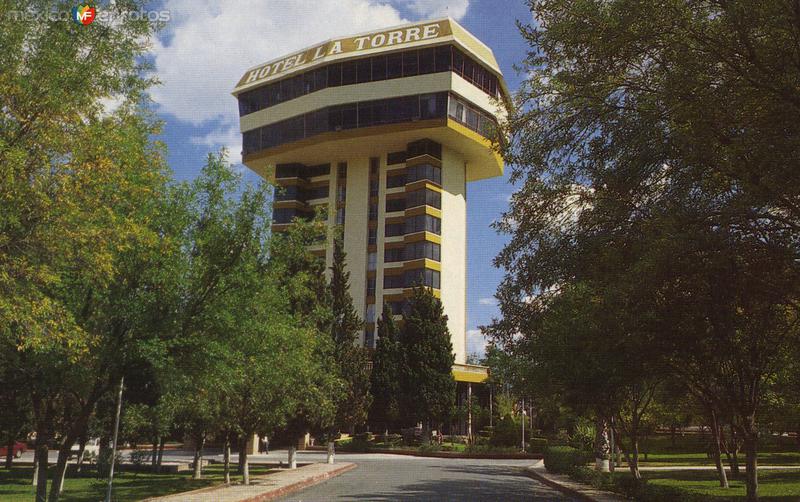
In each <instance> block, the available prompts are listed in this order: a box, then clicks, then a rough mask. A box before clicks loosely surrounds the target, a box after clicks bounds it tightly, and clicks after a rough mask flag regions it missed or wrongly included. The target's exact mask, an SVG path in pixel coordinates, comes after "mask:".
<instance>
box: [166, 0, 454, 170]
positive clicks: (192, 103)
mask: <svg viewBox="0 0 800 502" xmlns="http://www.w3.org/2000/svg"><path fill="white" fill-rule="evenodd" d="M414 3H415V4H420V5H419V6H418V8H417V7H412V8H411V10H412V11H413V12H417V13H420V14H422V11H426V12H427V11H431V12H433V11H435V10H436V5H439V4H441V5H444V4H446V3H447V2H433V1H421V0H417V1H415V2H414ZM453 3H456V4H458V3H464V4H466V1H464V2H453ZM441 5H440V6H441ZM164 8H165V9H167V10H169V12H170V15H171V18H170V21H169V22H168V23H167V26H166V29H165V31H164V32H163V33H162V34H161V35H160V36H159V37H158V39H157V40H155V41H154V42H153V47H152V56H153V63H154V66H155V73H156V76H157V77H158V78H159V79H160V80H161V83H162V84H161V85H160V86H156V87H154V88H153V89H152V90H151V95H152V97H153V100H154V101H155V102H156V103H157V106H158V109H159V112H161V113H164V114H167V115H170V116H172V117H174V118H176V119H178V120H180V121H183V122H186V123H189V124H192V125H194V126H197V127H203V130H204V131H209V130H210V132H208V133H206V134H203V135H199V136H197V137H194V138H191V139H190V141H191V142H192V143H195V144H203V145H209V146H210V147H214V148H217V147H221V146H227V147H229V148H230V149H231V153H232V157H236V156H238V154H239V150H240V148H241V139H240V138H239V137H238V133H237V131H238V111H237V105H236V100H235V98H233V96H231V90H232V89H233V87H234V85H235V84H236V82H237V81H238V80H239V78H240V77H241V76H242V74H243V73H244V71H245V70H246V69H247V68H249V67H251V66H255V65H257V64H260V63H263V62H265V61H268V60H270V59H274V58H276V57H279V56H281V55H283V54H288V53H290V52H292V51H296V50H298V49H301V48H303V47H307V46H309V45H312V44H314V43H316V42H319V41H322V40H326V39H328V38H333V37H337V36H342V35H347V34H349V33H357V32H361V31H368V30H372V29H379V28H381V27H385V26H391V25H396V24H400V23H402V22H405V20H404V19H403V18H402V16H401V15H400V13H399V12H398V10H397V9H396V8H395V7H394V6H393V5H390V4H385V3H376V2H373V1H370V0H317V1H315V2H295V1H291V0H271V1H268V0H226V1H225V2H223V3H221V2H218V1H211V0H166V1H165V3H164ZM426 9H427V10H426ZM463 9H464V10H466V7H464V8H463ZM450 15H451V16H453V17H455V16H454V15H453V13H450ZM234 160H235V159H234Z"/></svg>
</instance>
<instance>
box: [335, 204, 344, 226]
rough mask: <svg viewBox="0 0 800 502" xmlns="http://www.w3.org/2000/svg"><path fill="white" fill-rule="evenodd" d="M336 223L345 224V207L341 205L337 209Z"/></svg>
mask: <svg viewBox="0 0 800 502" xmlns="http://www.w3.org/2000/svg"><path fill="white" fill-rule="evenodd" d="M336 224H337V225H344V208H343V207H340V208H337V209H336Z"/></svg>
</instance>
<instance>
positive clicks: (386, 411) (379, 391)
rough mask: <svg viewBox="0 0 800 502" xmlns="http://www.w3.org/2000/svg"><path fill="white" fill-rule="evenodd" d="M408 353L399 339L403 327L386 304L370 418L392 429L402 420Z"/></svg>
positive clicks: (372, 379)
mask: <svg viewBox="0 0 800 502" xmlns="http://www.w3.org/2000/svg"><path fill="white" fill-rule="evenodd" d="M405 368H406V361H405V355H404V354H403V352H402V349H401V346H400V340H399V330H398V328H397V325H396V324H395V322H394V316H393V314H392V310H391V308H389V305H388V304H387V303H384V304H383V314H382V315H381V317H380V319H378V341H377V343H376V346H375V353H374V354H373V356H372V373H371V375H370V388H371V390H372V396H373V401H372V407H371V408H370V421H371V422H373V423H377V424H383V428H384V431H386V432H387V433H388V430H389V428H390V427H394V426H396V425H397V423H398V421H399V420H400V417H401V413H400V402H401V398H402V386H401V383H400V382H401V375H403V374H405V373H406V369H405Z"/></svg>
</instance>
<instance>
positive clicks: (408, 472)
mask: <svg viewBox="0 0 800 502" xmlns="http://www.w3.org/2000/svg"><path fill="white" fill-rule="evenodd" d="M303 458H304V456H300V459H303ZM337 460H342V461H348V462H356V463H358V467H357V468H356V469H355V470H353V471H350V472H347V473H345V474H342V475H341V476H338V477H336V478H334V479H332V480H329V481H326V482H325V483H323V484H320V485H317V486H313V487H311V488H307V489H306V490H303V491H301V492H298V493H295V494H294V495H290V496H288V497H285V498H282V499H278V500H281V501H283V502H289V501H291V502H308V501H331V500H352V501H358V500H364V501H412V500H413V501H419V500H423V501H424V500H437V501H438V500H443V501H487V502H489V501H492V502H494V501H497V500H502V501H518V500H520V501H521V500H525V501H555V500H559V501H570V500H573V499H570V498H568V497H565V496H563V495H562V494H560V493H559V492H557V491H555V490H552V489H550V488H548V487H546V486H544V485H542V484H540V483H538V482H537V481H534V480H533V479H531V478H529V477H527V476H526V475H525V474H524V473H523V472H522V468H523V467H525V466H527V465H530V463H531V461H530V460H522V461H518V460H483V459H480V460H479V459H438V458H418V457H405V456H400V455H381V456H378V455H346V454H339V455H337Z"/></svg>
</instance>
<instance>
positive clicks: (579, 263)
mask: <svg viewBox="0 0 800 502" xmlns="http://www.w3.org/2000/svg"><path fill="white" fill-rule="evenodd" d="M530 6H531V9H532V11H533V14H534V18H535V19H536V23H537V24H536V26H523V27H522V33H523V36H524V37H525V38H526V40H527V41H528V43H529V44H530V46H531V50H530V51H529V54H528V57H527V59H526V61H525V69H526V70H527V71H528V78H527V79H526V81H525V83H524V84H523V86H522V88H521V91H520V93H519V94H518V96H517V102H516V105H517V106H515V108H514V110H512V111H511V112H512V113H511V116H510V119H509V121H508V124H507V127H506V128H505V132H506V133H508V137H509V141H508V142H507V143H505V144H501V147H502V148H503V153H504V156H505V158H506V161H507V162H508V163H509V164H510V165H514V166H515V167H514V172H513V173H512V180H513V181H515V182H519V183H520V188H519V191H518V193H517V194H515V196H514V197H513V199H512V202H511V211H510V212H509V213H508V215H507V217H506V218H505V219H504V220H503V221H502V222H501V223H500V225H499V228H500V229H501V230H504V231H508V232H509V233H511V234H513V238H512V240H511V242H510V243H509V244H508V246H506V248H505V249H504V250H503V252H502V253H501V254H500V255H499V256H498V259H497V263H498V265H500V266H502V267H504V268H505V269H506V270H507V271H508V275H507V280H506V281H504V283H503V284H502V285H501V288H500V291H498V297H499V298H500V302H501V309H502V311H503V314H504V318H506V317H508V318H515V319H516V321H514V324H516V328H519V329H520V331H521V333H522V334H523V336H527V334H528V333H530V329H528V326H527V324H528V322H527V321H526V320H525V312H526V311H528V310H531V309H534V308H536V307H535V306H531V305H529V302H530V299H531V298H536V297H539V296H544V297H545V298H547V297H550V296H555V295H558V294H559V291H560V290H561V289H563V288H565V287H569V286H574V285H575V284H581V283H583V284H586V285H588V286H590V287H591V288H592V290H593V291H594V293H595V294H597V295H599V296H600V297H603V298H607V300H604V301H608V300H613V301H612V302H611V305H612V306H615V305H616V306H619V307H624V308H614V309H613V310H612V311H614V312H617V313H619V314H622V315H623V317H621V320H622V321H623V324H624V325H626V330H627V329H628V327H629V326H633V327H634V328H635V332H636V333H637V334H639V335H641V336H642V337H643V338H644V339H648V340H649V341H650V342H651V343H653V344H654V346H653V347H651V348H650V350H649V354H657V355H659V356H661V361H660V362H661V363H662V364H664V367H666V368H669V369H670V371H671V372H672V373H673V375H675V376H676V377H678V378H680V379H681V380H682V381H683V382H684V384H685V385H686V386H687V388H688V389H689V390H690V391H691V392H692V393H693V394H695V395H704V396H705V398H706V401H707V402H708V403H710V404H711V405H713V406H714V407H716V408H718V409H720V410H723V411H725V410H726V409H727V410H730V413H731V416H733V417H734V419H735V421H736V423H737V427H738V429H739V430H740V432H741V434H742V436H743V437H744V438H745V442H746V444H747V447H746V450H747V452H746V454H747V458H748V469H747V471H748V473H747V474H748V476H747V494H748V500H756V499H757V471H756V453H757V438H758V424H757V414H758V410H759V407H760V406H761V401H762V399H763V397H764V390H765V388H766V385H765V384H766V383H767V382H769V381H770V380H771V379H772V378H773V376H774V375H775V372H776V371H778V370H779V368H780V366H781V365H782V364H783V362H782V361H783V354H785V353H786V349H787V347H788V346H790V345H791V344H793V343H796V340H797V332H796V331H797V330H796V328H794V319H795V318H796V299H797V291H796V288H795V285H796V284H797V283H798V281H797V278H798V267H797V256H798V246H797V240H796V238H795V237H793V236H796V232H797V228H798V225H797V223H798V211H797V207H798V205H797V201H798V194H799V190H800V188H799V187H800V183H798V178H797V176H798V169H797V167H798V165H797V162H798V158H800V157H798V155H797V153H798V151H799V150H800V149H799V148H798V146H800V134H798V133H799V132H800V129H799V128H800V125H798V123H797V121H796V120H795V119H794V118H793V117H794V116H796V114H797V110H798V105H799V104H800V95H799V94H798V91H797V89H796V87H792V86H791V85H788V84H787V82H792V81H795V80H796V79H797V75H798V69H797V68H796V66H795V65H792V64H790V63H789V60H790V59H791V57H792V56H790V55H789V54H791V53H792V51H793V50H795V49H794V48H796V47H797V44H796V41H795V40H794V39H793V38H792V37H791V35H789V34H790V33H793V32H794V30H796V27H797V21H796V16H794V15H793V13H792V12H793V11H792V9H791V8H786V7H785V6H783V5H782V4H780V3H759V2H750V1H739V2H725V3H717V2H699V3H685V2H666V3H664V4H663V5H661V6H660V8H658V9H653V8H652V6H650V5H645V4H636V3H632V2H627V1H624V0H620V1H614V2H606V3H604V4H603V5H602V6H598V5H597V4H596V2H593V1H590V0H586V1H577V2H573V1H556V2H530ZM786 47H792V48H793V49H792V50H790V51H788V52H787V51H786V50H784V49H785V48H786ZM625 271H627V272H625ZM623 272H625V273H623ZM620 282H621V284H623V285H624V288H623V289H618V288H616V286H615V284H618V283H620ZM720 284H725V285H726V288H725V289H724V291H723V288H719V287H718V285H720ZM715 286H716V287H715ZM756 292H757V293H756ZM634 313H637V314H638V315H637V316H636V317H634V316H633V315H632V314H634ZM637 317H638V321H637ZM756 319H757V320H756ZM509 327H510V326H509ZM506 333H507V334H510V333H511V332H510V331H508V330H506ZM622 334H623V335H625V333H624V332H623V333H622ZM623 340H624V338H623ZM644 355H647V353H646V354H644ZM733 381H737V382H739V385H738V389H735V388H732V387H731V386H730V382H733Z"/></svg>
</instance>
